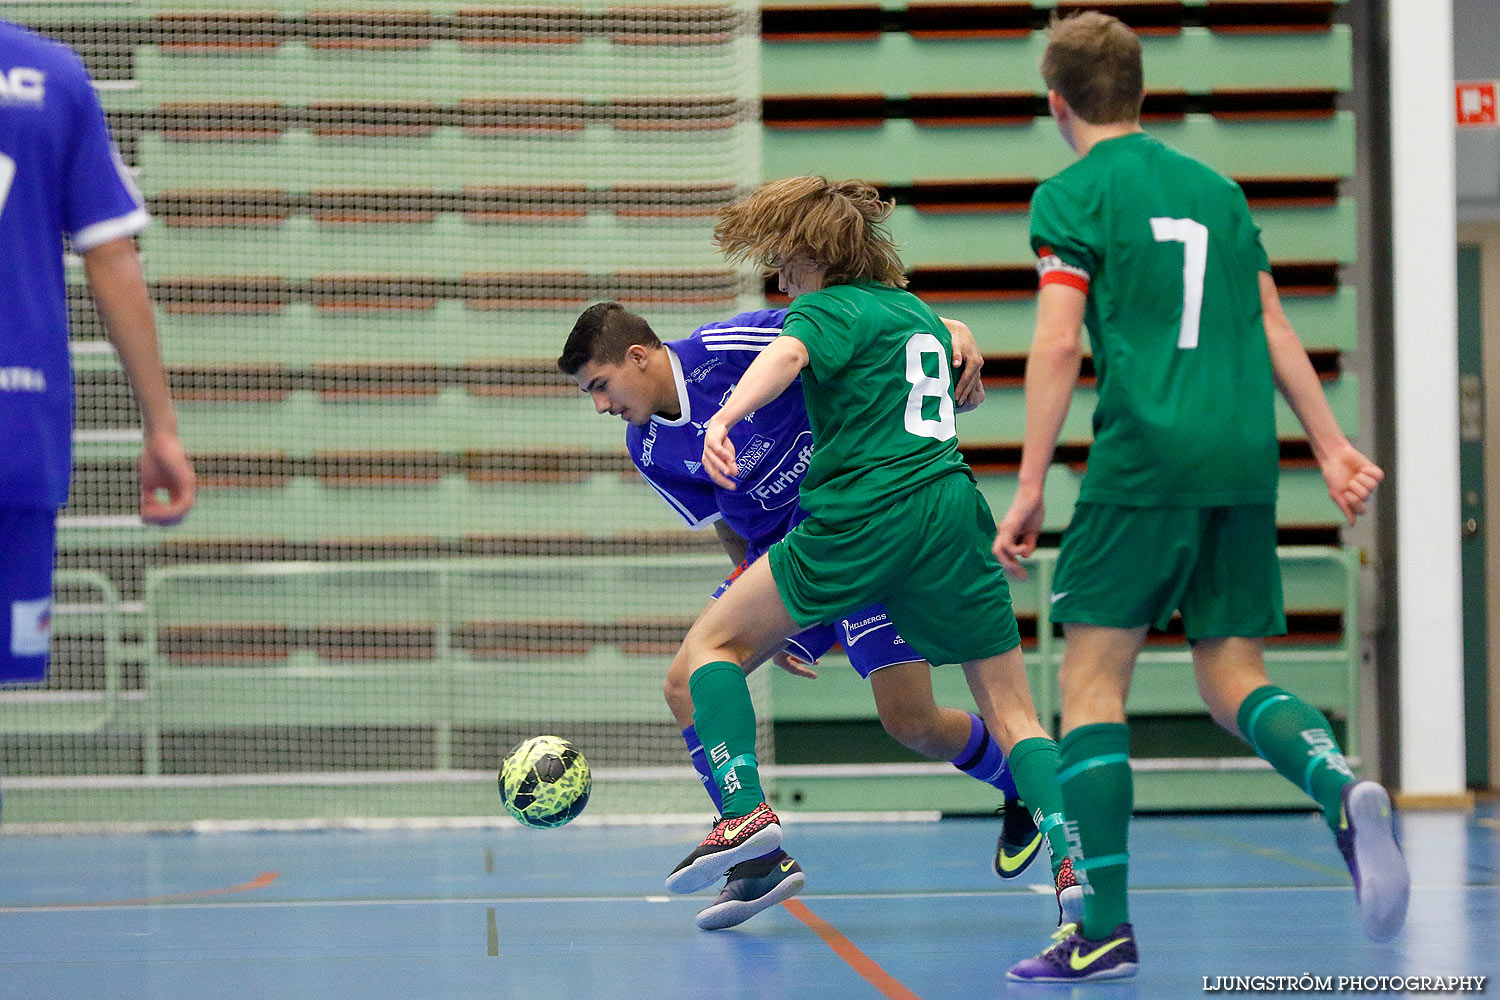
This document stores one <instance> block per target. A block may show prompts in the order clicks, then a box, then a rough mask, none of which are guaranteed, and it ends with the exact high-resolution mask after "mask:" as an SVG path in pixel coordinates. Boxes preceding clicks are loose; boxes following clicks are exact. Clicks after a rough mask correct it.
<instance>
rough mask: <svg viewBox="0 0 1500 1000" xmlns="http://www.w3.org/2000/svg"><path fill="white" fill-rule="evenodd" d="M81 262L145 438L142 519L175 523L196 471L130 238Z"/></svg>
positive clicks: (189, 501) (193, 490) (193, 489)
mask: <svg viewBox="0 0 1500 1000" xmlns="http://www.w3.org/2000/svg"><path fill="white" fill-rule="evenodd" d="M83 266H84V272H85V274H86V275H87V277H88V283H89V289H90V290H91V291H92V292H93V295H94V301H95V303H96V304H97V305H98V307H99V315H100V317H101V318H102V319H103V320H104V326H105V329H106V330H107V331H108V333H109V339H110V343H111V344H113V345H114V348H115V352H116V353H117V354H118V355H119V358H120V364H121V366H122V367H123V368H124V369H125V375H126V377H127V378H128V379H129V380H130V389H131V392H132V393H133V394H134V396H135V401H136V405H137V406H138V407H139V408H140V411H141V424H142V428H143V431H144V443H143V445H142V447H141V457H140V461H139V463H138V466H137V467H138V470H139V473H140V480H141V519H142V520H143V521H145V522H146V523H147V524H159V525H164V526H165V525H173V524H176V523H177V522H179V521H181V520H182V519H183V518H184V517H186V516H187V513H188V511H189V510H191V509H192V506H193V501H194V499H195V497H196V494H197V477H196V476H195V475H194V473H193V466H192V463H191V462H190V461H189V460H188V457H187V452H186V451H185V450H184V449H183V447H182V441H181V439H180V438H179V437H178V436H177V414H176V412H175V411H174V410H173V408H172V397H171V395H170V393H169V391H168V389H167V377H166V372H165V370H164V369H163V367H162V361H161V351H160V348H159V347H158V346H157V341H156V319H155V316H154V315H153V314H152V311H151V298H150V294H149V292H148V291H147V288H146V280H145V278H144V276H143V275H142V274H141V262H140V258H139V257H138V256H137V255H136V252H135V244H134V243H133V242H131V240H130V238H129V237H121V238H120V239H117V240H111V241H109V242H108V243H103V244H101V245H99V246H97V247H94V248H93V249H91V250H89V251H88V252H86V253H85V254H84V255H83ZM160 490H165V491H166V494H167V499H166V501H165V502H163V501H162V500H160V499H159V498H158V495H157V494H158V491H160Z"/></svg>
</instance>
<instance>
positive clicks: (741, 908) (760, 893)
mask: <svg viewBox="0 0 1500 1000" xmlns="http://www.w3.org/2000/svg"><path fill="white" fill-rule="evenodd" d="M720 593H721V594H722V593H723V591H722V590H720ZM835 636H836V633H835V631H834V627H833V626H831V625H815V626H813V627H812V628H810V629H804V630H803V631H801V632H799V633H797V634H796V635H794V636H792V637H791V638H789V639H788V640H787V641H786V646H785V648H786V649H787V650H789V651H790V652H792V653H794V654H795V655H796V656H797V657H798V658H800V659H801V660H802V661H803V662H805V663H816V662H817V661H818V659H819V658H820V657H822V655H823V654H824V653H826V652H828V650H830V649H832V648H833V646H834V645H835V642H836V638H835ZM765 652H766V654H767V655H770V653H771V652H772V651H771V650H766V651H765ZM764 658H765V657H764V656H759V655H757V656H756V657H755V658H754V660H753V662H752V664H750V665H749V667H747V669H746V673H749V669H750V668H751V667H753V666H754V664H758V663H759V662H761V660H763V659H764ZM686 663H687V660H686V656H685V654H683V653H682V651H681V650H679V651H678V655H677V656H676V657H675V658H674V659H673V661H672V669H671V670H670V671H669V680H668V686H669V688H670V687H671V686H672V684H671V678H672V677H673V676H677V675H680V677H681V699H682V701H684V702H686V708H685V713H686V716H687V720H688V722H687V726H686V727H685V728H684V729H683V731H682V735H683V739H684V740H686V741H687V743H688V751H689V753H690V755H691V756H692V760H693V767H694V768H695V769H696V770H697V771H698V775H699V777H700V778H701V779H702V781H703V786H704V788H705V789H706V790H707V791H708V793H709V797H710V798H712V799H713V801H714V807H715V809H716V810H718V811H719V812H722V811H723V808H722V805H723V803H722V798H721V796H720V792H719V786H718V783H717V782H715V781H714V777H713V769H712V768H711V767H710V766H709V764H708V754H707V752H706V751H705V750H704V749H703V742H702V741H701V740H699V739H698V733H697V730H696V729H695V728H694V727H693V725H692V712H693V706H692V700H691V698H690V697H689V696H688V691H687V687H688V685H687V673H688V671H687V666H686ZM668 701H669V702H673V692H672V691H670V690H669V692H668ZM678 711H679V708H678V704H677V703H673V712H674V714H675V713H677V712H678ZM679 718H681V716H679ZM717 822H718V821H717V820H716V821H715V823H716V824H717ZM726 876H727V877H726V879H725V882H724V887H723V888H722V889H720V890H719V894H718V896H716V897H715V898H714V901H713V902H712V903H709V904H708V905H707V906H705V907H704V908H703V909H701V910H699V911H698V916H697V918H696V922H697V924H698V926H699V928H701V929H702V930H706V931H711V930H723V929H725V928H728V927H736V926H738V925H740V924H742V923H744V922H745V921H747V920H749V919H750V918H751V917H753V916H755V915H756V914H757V913H760V912H761V911H762V910H766V909H769V908H770V907H772V906H775V905H776V904H777V903H781V902H784V901H785V900H788V899H790V898H792V897H793V896H795V895H796V894H797V893H798V892H800V891H802V888H803V887H804V886H805V885H806V884H807V876H806V874H805V873H804V872H803V871H802V866H801V865H800V864H798V863H797V860H796V859H795V858H793V857H791V856H790V855H788V854H787V853H786V851H784V850H782V849H781V848H780V847H778V848H776V849H775V850H773V851H770V852H768V853H767V854H765V855H763V856H761V857H758V858H751V859H750V860H748V861H742V862H740V863H739V864H737V865H735V866H734V867H733V868H731V869H729V871H728V872H727V873H726Z"/></svg>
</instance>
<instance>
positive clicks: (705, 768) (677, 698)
mask: <svg viewBox="0 0 1500 1000" xmlns="http://www.w3.org/2000/svg"><path fill="white" fill-rule="evenodd" d="M732 579H733V578H732V577H731V580H732ZM725 586H726V587H727V586H728V582H727V581H726V583H725ZM719 593H720V594H722V593H723V588H721V589H720V590H719ZM715 599H717V595H716V597H715ZM712 606H713V602H712V601H711V602H710V603H709V607H712ZM705 610H707V609H705ZM698 617H700V618H701V617H703V615H702V613H701V612H700V613H699V616H698ZM825 640H826V641H825ZM820 643H822V644H821V645H820ZM787 645H788V647H789V648H790V649H792V650H793V651H794V652H796V653H797V654H798V655H799V656H800V657H802V658H803V659H804V660H806V661H807V662H816V660H817V658H818V657H819V656H821V655H822V654H823V653H825V652H827V651H828V650H829V649H830V648H832V647H833V645H834V632H833V626H831V625H819V626H815V627H814V628H812V629H808V630H806V631H805V632H803V633H799V634H798V635H796V636H793V637H792V638H791V639H789V640H787ZM809 647H816V648H817V652H812V651H811V649H809ZM780 648H781V647H780V646H773V647H771V648H767V649H762V650H758V651H757V652H756V653H755V654H753V655H752V656H751V657H750V659H749V660H747V661H746V662H745V663H744V664H742V665H741V666H742V669H743V670H744V671H745V673H747V674H748V673H750V671H752V670H754V669H755V668H756V667H757V666H759V665H760V664H761V663H763V662H765V660H766V659H768V658H769V657H770V656H771V655H772V654H774V653H775V652H778V651H779V649H780ZM691 672H692V667H691V664H690V663H689V660H688V655H687V653H686V651H685V649H684V647H682V646H678V648H677V652H676V653H675V654H674V655H673V657H672V662H671V663H670V664H669V665H668V666H667V677H666V681H665V682H664V683H663V685H662V694H663V695H664V696H665V697H666V699H667V707H668V708H670V709H671V710H672V717H673V719H675V720H676V722H677V728H678V730H679V731H680V732H681V733H682V740H683V742H684V743H685V744H686V745H687V750H688V758H689V760H691V761H692V764H693V770H695V771H697V772H698V777H699V779H700V780H701V781H702V782H703V789H704V791H705V792H706V793H707V794H708V797H709V799H710V800H711V801H712V802H713V804H714V811H715V812H716V813H722V812H723V811H724V801H723V797H722V796H721V795H720V793H719V786H718V784H717V783H716V782H715V781H714V775H713V768H711V767H710V766H709V764H708V754H707V752H706V751H705V750H704V749H703V741H702V740H701V739H699V737H698V730H697V728H696V727H695V726H694V725H693V698H692V694H691V692H690V690H689V688H688V676H689V674H690V673H691Z"/></svg>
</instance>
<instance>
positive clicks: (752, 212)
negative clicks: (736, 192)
mask: <svg viewBox="0 0 1500 1000" xmlns="http://www.w3.org/2000/svg"><path fill="white" fill-rule="evenodd" d="M895 204H896V203H895V202H893V201H884V200H882V199H881V197H880V193H879V192H878V191H876V190H875V187H874V185H871V184H868V183H866V182H864V181H830V180H828V179H827V178H824V177H788V178H786V179H785V180H779V181H771V182H770V183H768V184H762V185H761V186H760V187H759V188H757V189H756V190H755V191H754V192H752V193H751V194H749V195H747V196H745V197H744V198H741V199H740V200H739V201H736V202H735V203H734V204H732V205H727V206H725V207H724V208H721V209H720V210H719V223H718V225H716V226H715V227H714V242H715V243H717V244H718V245H719V250H720V252H722V253H723V254H724V256H725V257H727V258H728V259H729V260H731V261H741V260H753V261H755V262H756V263H758V264H760V265H761V266H763V267H767V268H770V269H772V270H775V269H778V268H780V267H781V266H782V265H783V264H785V263H787V262H788V261H791V260H796V259H798V258H801V259H805V260H810V261H812V262H813V263H814V264H817V265H819V266H821V267H824V268H826V271H825V274H824V278H823V281H824V284H825V285H844V284H849V283H850V282H854V281H878V282H880V283H881V284H885V285H892V286H894V287H896V288H905V287H906V269H905V268H904V267H903V266H902V264H901V256H900V255H899V254H898V253H897V252H896V244H895V243H894V242H892V240H891V237H890V234H889V233H887V232H886V230H885V227H884V226H882V225H881V223H882V222H884V221H885V220H886V219H887V218H889V217H890V214H891V209H893V208H894V207H895Z"/></svg>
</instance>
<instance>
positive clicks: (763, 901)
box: [697, 872, 807, 931]
mask: <svg viewBox="0 0 1500 1000" xmlns="http://www.w3.org/2000/svg"><path fill="white" fill-rule="evenodd" d="M806 884H807V876H806V875H805V874H803V873H802V872H797V873H796V874H794V875H788V876H787V877H786V878H784V879H782V880H781V881H780V882H778V883H777V884H776V887H775V888H774V889H772V890H771V891H770V892H768V893H766V894H765V895H764V896H761V897H760V898H759V899H736V900H731V901H730V902H728V903H724V904H723V905H720V906H709V907H705V908H704V909H702V910H699V911H698V921H697V923H698V929H699V930H704V931H721V930H723V929H724V928H726V927H735V926H738V925H739V924H743V923H744V922H745V921H746V920H749V919H750V918H751V917H753V916H755V915H756V914H757V913H759V912H760V911H761V910H767V909H770V908H771V907H773V906H775V905H776V904H777V903H784V902H786V901H787V900H788V899H791V898H792V897H793V896H795V895H797V893H799V892H801V891H802V887H803V886H805V885H806Z"/></svg>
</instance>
